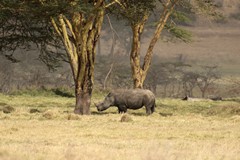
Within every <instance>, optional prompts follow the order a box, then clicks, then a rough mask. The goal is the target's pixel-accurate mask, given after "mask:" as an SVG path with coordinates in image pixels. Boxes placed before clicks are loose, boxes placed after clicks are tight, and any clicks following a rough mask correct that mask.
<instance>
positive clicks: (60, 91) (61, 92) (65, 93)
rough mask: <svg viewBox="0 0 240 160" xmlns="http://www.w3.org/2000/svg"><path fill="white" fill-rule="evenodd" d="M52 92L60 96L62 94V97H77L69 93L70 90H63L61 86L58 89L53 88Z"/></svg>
mask: <svg viewBox="0 0 240 160" xmlns="http://www.w3.org/2000/svg"><path fill="white" fill-rule="evenodd" d="M52 92H53V93H54V94H56V95H58V96H61V97H67V98H72V97H75V96H74V95H73V94H72V93H69V92H66V91H63V90H61V89H59V88H57V89H52Z"/></svg>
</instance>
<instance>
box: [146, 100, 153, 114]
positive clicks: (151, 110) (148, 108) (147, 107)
mask: <svg viewBox="0 0 240 160" xmlns="http://www.w3.org/2000/svg"><path fill="white" fill-rule="evenodd" d="M145 107H146V113H147V115H150V114H152V113H153V112H154V110H155V103H153V104H152V103H150V104H148V105H146V106H145Z"/></svg>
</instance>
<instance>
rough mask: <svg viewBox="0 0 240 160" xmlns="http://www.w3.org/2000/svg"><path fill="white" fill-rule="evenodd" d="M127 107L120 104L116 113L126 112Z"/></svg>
mask: <svg viewBox="0 0 240 160" xmlns="http://www.w3.org/2000/svg"><path fill="white" fill-rule="evenodd" d="M126 112H127V107H126V106H125V105H121V106H119V107H118V113H126Z"/></svg>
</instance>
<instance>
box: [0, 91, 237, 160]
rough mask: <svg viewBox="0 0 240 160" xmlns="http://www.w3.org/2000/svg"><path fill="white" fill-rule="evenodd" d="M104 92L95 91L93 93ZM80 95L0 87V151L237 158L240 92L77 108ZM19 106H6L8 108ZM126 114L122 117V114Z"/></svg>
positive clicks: (7, 155) (31, 155) (10, 157)
mask: <svg viewBox="0 0 240 160" xmlns="http://www.w3.org/2000/svg"><path fill="white" fill-rule="evenodd" d="M103 97H104V94H99V93H98V94H94V95H93V101H95V102H98V101H100V100H102V99H103ZM74 101H75V100H74V98H66V97H61V96H56V95H53V94H51V95H44V94H40V95H37V96H36V95H35V96H34V95H30V94H18V95H2V94H0V110H1V112H0V159H1V160H2V159H3V160H5V159H6V160H18V159H19V160H22V159H24V160H41V159H59V160H65V159H66V160H80V159H81V160H84V159H91V160H92V159H97V160H101V159H116V160H117V159H133V160H135V159H136V160H139V159H143V160H145V159H146V160H153V159H157V160H159V159H161V160H164V159H166V160H175V159H194V160H202V159H211V160H220V159H221V160H222V159H226V160H237V159H239V157H240V100H239V99H227V100H224V101H221V102H220V101H219V102H217V101H215V102H213V101H199V102H187V101H182V100H180V99H160V98H158V99H157V108H156V112H155V113H154V114H152V115H150V116H146V115H145V109H144V108H143V109H140V110H129V112H128V114H124V115H123V114H118V113H117V109H116V108H111V109H109V110H107V111H105V112H101V113H98V112H97V110H96V108H95V107H94V106H92V108H91V111H92V114H91V115H90V116H78V115H75V114H72V111H73V107H74ZM11 107H13V108H14V109H15V110H14V111H10V112H11V113H7V112H8V110H7V108H11ZM121 119H122V120H123V122H121Z"/></svg>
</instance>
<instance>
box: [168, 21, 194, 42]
mask: <svg viewBox="0 0 240 160" xmlns="http://www.w3.org/2000/svg"><path fill="white" fill-rule="evenodd" d="M165 29H167V30H168V32H169V33H171V35H172V36H174V37H176V38H178V39H180V40H182V41H184V42H190V41H191V38H192V34H191V32H189V31H187V30H185V29H183V28H180V27H178V26H176V25H172V24H170V25H169V24H166V25H165Z"/></svg>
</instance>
